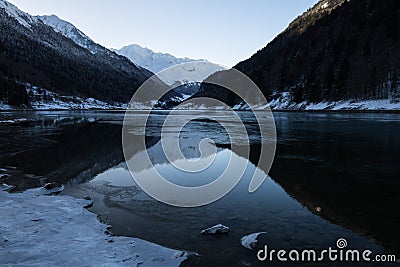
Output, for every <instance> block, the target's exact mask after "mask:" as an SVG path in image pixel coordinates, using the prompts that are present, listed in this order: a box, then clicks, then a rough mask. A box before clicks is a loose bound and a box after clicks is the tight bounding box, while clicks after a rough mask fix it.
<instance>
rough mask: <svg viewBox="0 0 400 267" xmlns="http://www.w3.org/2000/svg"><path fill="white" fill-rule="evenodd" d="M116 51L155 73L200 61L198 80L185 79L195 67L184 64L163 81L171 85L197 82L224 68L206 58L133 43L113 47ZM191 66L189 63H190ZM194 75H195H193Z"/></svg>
mask: <svg viewBox="0 0 400 267" xmlns="http://www.w3.org/2000/svg"><path fill="white" fill-rule="evenodd" d="M111 50H113V51H114V52H116V53H118V54H120V55H123V56H125V57H127V58H129V59H130V60H131V61H132V62H133V63H135V64H136V65H139V66H141V67H143V68H146V69H148V70H150V71H152V72H153V73H159V72H160V71H162V70H165V69H167V68H169V67H172V66H175V65H180V64H183V63H189V62H199V64H198V66H197V67H198V69H196V80H190V81H188V80H185V79H184V78H183V77H185V76H187V75H184V73H185V72H193V71H194V70H193V68H190V69H185V68H186V67H187V66H185V65H182V66H181V67H180V69H179V70H178V69H177V71H175V72H174V73H175V74H174V75H171V76H173V77H166V78H168V79H165V80H164V79H163V81H164V82H165V83H167V84H169V85H172V84H178V85H179V84H184V83H188V82H197V81H201V80H203V79H205V78H207V77H208V76H210V75H211V74H213V73H214V72H217V71H220V70H222V69H224V68H223V67H221V66H220V65H218V64H212V63H210V62H209V61H207V60H205V59H191V58H187V57H185V58H177V57H175V56H173V55H171V54H168V53H159V52H154V51H152V50H151V49H149V48H147V47H141V46H140V45H137V44H132V45H128V46H124V47H122V48H121V49H111ZM188 66H189V65H188ZM191 76H194V75H191Z"/></svg>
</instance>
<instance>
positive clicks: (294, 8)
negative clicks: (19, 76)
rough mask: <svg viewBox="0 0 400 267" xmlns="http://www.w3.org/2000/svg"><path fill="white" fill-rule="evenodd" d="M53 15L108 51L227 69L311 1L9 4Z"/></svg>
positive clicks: (54, 0)
mask: <svg viewBox="0 0 400 267" xmlns="http://www.w3.org/2000/svg"><path fill="white" fill-rule="evenodd" d="M9 1H10V2H11V3H13V4H15V5H16V6H17V7H19V8H20V9H22V10H23V11H25V12H28V13H30V14H32V15H50V14H55V15H57V16H59V17H60V18H62V19H64V20H67V21H69V22H71V23H73V24H74V25H75V26H77V27H78V28H79V29H80V30H82V31H83V32H84V33H85V34H87V35H88V36H89V37H91V38H92V39H93V40H94V41H96V42H98V43H100V44H102V45H104V46H106V47H112V48H121V47H122V46H124V45H128V44H133V43H136V44H139V45H141V46H145V47H148V48H150V49H152V50H154V51H157V52H168V53H171V54H173V55H175V56H178V57H190V58H205V59H208V60H210V61H212V62H215V63H219V64H223V65H225V66H228V67H231V66H233V65H235V64H236V63H238V62H239V61H241V60H244V59H247V58H249V57H250V56H251V55H252V54H254V53H255V52H256V51H257V50H258V49H260V48H262V47H264V46H265V45H266V44H267V43H268V42H269V41H271V40H272V39H273V38H274V37H275V36H276V35H277V34H278V33H280V32H281V31H282V30H284V29H285V28H286V26H287V25H288V24H289V23H290V22H291V21H292V20H293V19H294V18H296V17H297V16H298V15H300V14H301V13H303V12H304V11H306V10H307V8H308V7H311V6H312V5H314V4H315V3H316V2H317V0H243V1H240V0H201V1H194V0H186V1H185V0H168V1H165V0H164V1H163V0H141V1H134V0H108V1H103V0H9Z"/></svg>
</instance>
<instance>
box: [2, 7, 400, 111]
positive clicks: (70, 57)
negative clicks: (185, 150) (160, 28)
mask: <svg viewBox="0 0 400 267" xmlns="http://www.w3.org/2000/svg"><path fill="white" fill-rule="evenodd" d="M259 34H262V33H259ZM399 46H400V1H398V0H385V1H378V0H321V1H320V2H318V3H317V4H316V5H315V6H313V7H312V8H309V10H307V11H306V12H305V13H303V14H302V15H300V16H299V17H298V18H296V19H295V20H294V21H293V22H291V23H290V24H289V26H288V27H287V28H286V29H285V30H284V31H283V32H282V33H281V34H279V35H278V36H277V37H276V38H275V39H274V40H273V41H271V42H270V43H268V44H267V45H266V46H265V47H264V48H262V49H260V50H259V51H258V52H256V53H255V54H254V55H253V56H251V57H250V58H249V59H247V60H244V61H242V62H239V63H238V64H237V65H236V66H234V68H235V69H237V70H240V71H241V72H243V73H244V74H246V75H247V76H249V77H250V78H251V79H252V80H253V81H254V82H255V83H256V84H257V85H258V87H259V88H260V89H261V91H262V93H263V94H264V95H265V96H266V98H267V99H268V101H269V105H270V107H271V108H272V109H400V49H399ZM192 61H194V60H192V59H189V58H176V57H174V56H172V55H170V54H163V53H156V52H153V51H152V50H150V49H148V48H142V47H140V46H138V45H129V46H126V47H123V48H122V49H119V50H116V49H107V48H105V47H103V46H101V45H99V44H97V43H95V42H94V41H93V40H91V39H90V38H89V37H88V36H86V35H85V34H84V33H83V32H81V31H80V30H79V29H78V28H76V27H75V26H74V25H72V24H71V23H69V22H66V21H64V20H61V19H60V18H58V17H57V16H55V15H51V16H31V15H29V14H27V13H25V12H23V11H21V10H19V9H18V8H17V7H15V6H14V5H12V4H10V3H9V2H7V1H5V0H0V104H1V102H3V103H4V102H7V103H8V104H9V105H13V106H19V105H23V106H34V105H33V104H32V103H33V102H35V103H42V102H43V101H45V100H48V99H54V98H57V97H58V100H59V101H60V102H62V99H67V100H68V101H69V102H68V103H70V102H71V101H72V102H75V103H74V107H78V108H84V107H97V106H98V107H102V106H104V105H103V103H108V106H107V107H115V105H114V104H115V103H127V102H128V101H129V99H130V97H131V96H132V95H133V93H134V92H135V90H136V89H137V88H138V87H139V86H140V85H141V84H142V83H143V82H144V81H145V80H147V79H148V78H149V77H151V76H152V75H153V73H157V72H159V71H162V70H164V69H166V68H169V67H170V66H176V64H178V66H180V68H182V69H181V70H180V71H178V72H177V73H180V74H184V73H185V72H188V71H189V72H190V71H193V70H192V69H191V68H188V69H186V67H185V65H179V64H181V63H186V62H192ZM195 61H196V62H198V64H197V65H198V69H197V70H196V72H197V73H198V74H199V77H196V79H194V80H186V79H185V78H184V75H182V76H181V75H176V76H173V75H172V76H171V77H168V79H164V80H162V81H161V80H160V81H159V82H157V83H156V84H154V88H152V89H151V90H159V88H160V87H164V86H173V87H175V86H178V87H179V89H177V90H174V91H173V92H171V93H170V94H168V96H165V97H164V99H163V101H164V102H163V103H161V104H160V103H159V105H158V107H164V108H168V107H171V106H175V105H176V104H178V103H179V102H180V101H183V100H185V99H187V98H188V97H190V96H191V95H193V94H194V96H192V97H196V96H207V97H212V98H216V99H219V100H221V101H224V102H226V103H227V104H229V105H231V106H235V107H236V108H238V107H239V109H240V108H243V109H246V108H248V107H246V105H245V103H244V102H243V99H239V98H238V97H237V96H235V95H232V94H230V93H229V92H227V91H226V90H225V89H223V88H217V87H215V86H212V85H210V84H208V83H207V80H206V82H203V83H202V84H199V83H193V82H194V81H195V80H196V81H199V80H203V79H204V78H205V77H207V76H208V75H210V74H212V75H211V76H210V77H209V80H208V81H210V80H212V79H217V80H218V79H219V77H222V75H223V74H224V71H223V70H222V67H220V66H219V65H216V64H210V63H209V62H207V61H204V60H195ZM202 62H204V66H206V67H204V68H203V67H202ZM210 66H211V67H210ZM178 68H179V67H178ZM227 71H229V70H227ZM213 73H214V74H213ZM187 83H188V85H187V86H185V85H184V84H187ZM178 91H179V92H178ZM33 99H34V101H32V100H33ZM41 101H42V102H41ZM96 101H97V102H96ZM68 103H67V104H65V105H66V106H68V105H69V106H71V104H68ZM93 103H98V104H96V105H94V104H93ZM110 103H114V104H112V105H109V104H110ZM166 103H172V104H171V105H170V104H166ZM37 106H39V107H40V105H36V106H34V107H37ZM120 106H121V105H120ZM41 107H42V108H43V107H48V106H46V105H41ZM50 108H51V106H50Z"/></svg>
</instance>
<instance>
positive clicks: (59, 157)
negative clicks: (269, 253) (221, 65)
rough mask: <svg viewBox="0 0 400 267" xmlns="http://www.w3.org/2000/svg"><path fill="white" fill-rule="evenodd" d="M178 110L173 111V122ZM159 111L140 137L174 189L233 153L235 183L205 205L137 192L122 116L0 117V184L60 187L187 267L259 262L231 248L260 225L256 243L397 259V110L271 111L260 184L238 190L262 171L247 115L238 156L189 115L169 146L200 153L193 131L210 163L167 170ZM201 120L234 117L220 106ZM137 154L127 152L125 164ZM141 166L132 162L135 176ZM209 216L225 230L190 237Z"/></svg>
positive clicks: (116, 229) (209, 172) (207, 174)
mask: <svg viewBox="0 0 400 267" xmlns="http://www.w3.org/2000/svg"><path fill="white" fill-rule="evenodd" d="M190 112H193V111H186V112H181V113H180V114H178V115H177V118H176V119H177V120H179V119H183V118H184V117H185V116H189V113H190ZM167 114H168V112H165V111H157V112H153V113H152V114H151V116H150V118H149V122H148V124H147V128H146V134H145V135H146V136H145V138H146V146H147V153H148V154H149V156H150V158H151V160H152V163H153V167H149V168H155V169H157V171H159V172H160V173H162V174H164V175H165V176H166V177H168V180H170V181H171V182H174V183H176V184H179V185H184V186H199V185H203V184H207V183H209V182H211V181H212V180H213V177H215V176H218V175H219V174H220V173H221V172H222V171H223V168H224V166H226V164H227V162H228V161H229V159H230V158H233V159H234V160H235V161H236V162H238V163H243V164H245V165H246V166H247V167H246V169H245V172H244V175H243V178H242V179H241V180H240V182H239V183H238V185H237V186H236V187H235V188H234V189H233V190H232V191H231V192H230V193H228V194H227V195H226V196H224V197H223V198H222V199H220V200H218V201H216V202H214V203H212V204H210V205H207V206H202V207H197V208H177V207H172V206H168V205H166V204H163V203H160V202H158V201H156V200H154V199H153V198H151V197H149V196H148V195H147V194H146V193H144V192H143V191H142V190H141V189H140V188H139V187H138V186H137V185H136V183H135V182H134V180H133V179H132V177H131V174H130V172H129V171H128V169H127V166H126V164H125V161H124V157H123V153H122V144H121V130H122V121H123V118H124V113H123V112H100V111H85V112H70V111H63V112H55V111H54V112H2V113H0V121H2V122H1V123H0V140H1V142H0V181H1V182H5V183H8V184H13V185H16V186H17V187H16V191H18V190H24V189H26V188H31V187H37V186H39V185H40V184H41V183H43V182H44V181H46V180H47V181H57V182H60V183H63V184H65V185H66V190H65V191H64V194H70V195H73V196H76V197H85V196H90V197H92V199H93V200H94V206H93V207H92V208H91V211H92V212H95V213H97V214H98V215H99V218H100V219H101V220H102V221H104V222H106V223H109V224H110V225H112V230H111V231H112V232H113V233H114V234H116V235H127V236H135V237H140V238H143V239H146V240H149V241H152V242H155V243H158V244H161V245H164V246H168V247H173V248H179V249H183V250H187V251H194V252H197V253H199V254H200V255H201V256H200V257H196V258H194V259H191V262H189V263H187V265H190V266H265V265H268V263H261V262H258V260H257V258H256V251H250V250H247V249H245V248H243V247H241V245H240V238H241V237H242V236H244V235H247V234H250V233H254V232H262V231H264V232H266V234H264V235H261V236H260V237H259V245H260V247H262V246H264V245H268V247H269V248H271V249H281V248H284V249H288V250H289V249H306V248H308V249H311V248H314V249H317V250H318V249H327V248H328V247H329V246H331V247H335V246H336V240H337V239H338V238H345V239H346V240H347V242H348V247H349V248H358V249H361V250H364V249H370V250H372V251H373V252H374V253H396V254H397V255H398V256H399V254H400V253H399V248H400V241H399V240H400V231H399V227H398V225H399V223H400V214H399V210H400V178H399V177H400V164H399V160H400V135H399V133H400V116H399V115H397V114H372V113H349V114H346V113H297V112H276V113H274V119H275V125H276V131H277V150H276V156H275V161H274V163H273V165H272V168H271V171H270V172H269V174H268V175H269V176H268V177H267V179H266V180H265V182H264V183H263V184H262V186H261V187H260V188H259V189H258V190H257V191H256V192H254V193H249V192H248V190H247V189H248V186H249V183H250V178H251V176H252V174H253V173H254V172H262V171H263V170H260V169H258V168H257V167H256V164H257V159H258V153H259V151H260V146H261V144H262V142H265V140H261V139H260V134H259V131H258V128H257V125H255V120H254V116H253V115H252V113H250V112H239V113H238V114H239V116H240V118H241V119H242V121H243V122H244V124H245V126H246V129H247V133H248V136H249V141H250V147H251V150H250V157H249V159H247V158H246V157H243V156H242V155H238V154H236V153H234V152H232V151H231V150H230V148H231V144H230V140H229V137H228V135H227V133H226V131H225V130H224V129H223V127H222V126H221V125H219V124H218V123H217V122H215V121H210V120H206V119H198V120H194V121H191V122H190V123H188V124H187V125H186V126H185V127H184V128H183V129H182V131H181V134H180V135H179V144H180V147H181V150H182V153H183V154H184V155H185V156H186V157H188V158H197V157H199V156H200V152H199V149H198V144H199V142H200V141H201V140H202V139H203V138H211V139H212V140H213V142H214V143H215V146H216V151H217V153H216V156H215V159H214V162H213V164H212V165H211V166H210V167H208V168H206V169H205V170H203V171H201V172H200V173H187V172H183V171H180V170H177V169H176V168H174V166H173V165H171V164H170V162H168V160H167V159H166V157H165V156H164V155H163V154H162V145H161V141H160V129H161V126H162V123H163V121H164V120H165V118H166V116H167ZM134 115H137V116H141V115H142V114H141V113H140V112H138V113H137V114H134ZM206 115H207V114H204V117H206ZM213 115H215V116H218V117H219V118H220V119H221V120H223V121H227V122H228V123H230V124H233V125H234V124H235V123H239V122H237V121H235V120H232V118H230V117H229V116H227V115H226V114H225V113H224V112H223V111H218V112H217V113H216V114H213ZM15 119H20V120H17V121H15ZM13 120H14V122H13ZM132 130H133V134H140V133H139V132H138V133H135V132H134V129H132ZM169 130H170V131H177V130H179V129H174V128H171V129H169ZM144 152H145V151H140V150H138V151H136V153H134V155H132V160H135V159H140V155H141V154H143V153H144ZM146 171H147V169H146V168H143V170H140V172H138V175H146ZM218 223H222V224H225V225H227V226H229V227H230V228H231V232H230V233H229V234H228V235H226V236H219V237H212V236H202V235H200V231H201V230H202V229H204V228H207V227H209V226H212V225H215V224H218ZM276 264H277V263H275V264H274V266H275V265H276ZM281 265H287V264H281ZM342 265H343V263H337V264H336V265H335V266H342ZM372 265H373V264H370V265H366V266H372ZM296 266H299V265H298V264H297V265H296ZM307 266H314V265H312V264H308V265H307ZM315 266H318V264H315ZM325 266H326V265H325ZM349 266H354V264H349ZM361 266H363V265H361ZM377 266H382V264H379V265H377Z"/></svg>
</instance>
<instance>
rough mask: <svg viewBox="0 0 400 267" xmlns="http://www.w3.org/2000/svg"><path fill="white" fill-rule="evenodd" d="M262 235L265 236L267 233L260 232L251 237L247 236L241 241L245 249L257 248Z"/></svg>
mask: <svg viewBox="0 0 400 267" xmlns="http://www.w3.org/2000/svg"><path fill="white" fill-rule="evenodd" d="M261 234H265V232H259V233H254V234H250V235H246V236H244V237H242V238H241V239H240V243H241V244H242V246H243V247H245V248H248V249H253V248H255V246H256V244H257V237H258V236H259V235H261Z"/></svg>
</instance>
